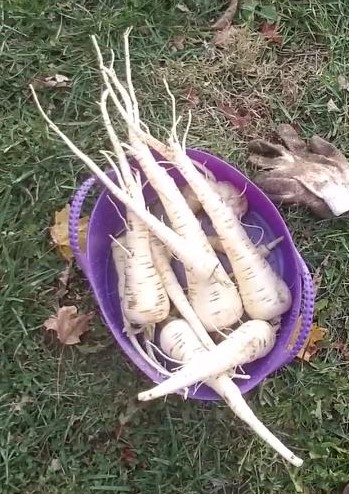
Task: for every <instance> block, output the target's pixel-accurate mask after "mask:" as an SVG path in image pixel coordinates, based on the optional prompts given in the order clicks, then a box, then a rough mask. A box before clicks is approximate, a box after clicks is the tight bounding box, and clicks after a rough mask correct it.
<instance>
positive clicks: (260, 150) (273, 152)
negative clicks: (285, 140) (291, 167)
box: [248, 139, 285, 158]
mask: <svg viewBox="0 0 349 494" xmlns="http://www.w3.org/2000/svg"><path fill="white" fill-rule="evenodd" d="M248 150H249V151H250V152H251V153H255V154H260V155H262V156H268V157H269V158H278V157H279V156H282V155H283V154H284V152H285V150H284V148H283V146H280V145H279V144H272V143H270V142H268V141H265V140H264V139H254V140H253V141H251V142H249V143H248Z"/></svg>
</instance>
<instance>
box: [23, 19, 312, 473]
mask: <svg viewBox="0 0 349 494" xmlns="http://www.w3.org/2000/svg"><path fill="white" fill-rule="evenodd" d="M129 34H130V29H129V30H127V31H126V33H125V35H124V43H125V60H126V86H124V85H123V84H122V83H121V82H120V80H119V78H118V76H117V74H116V72H115V69H114V66H113V62H114V55H113V56H112V60H111V63H110V64H109V65H106V64H105V63H104V60H103V56H102V53H101V50H100V48H99V46H98V43H97V40H96V38H95V37H94V36H92V42H93V45H94V47H95V50H96V53H97V59H98V63H99V69H100V72H101V76H102V80H103V86H104V87H103V91H102V96H101V100H100V104H99V107H100V110H101V115H102V120H103V124H104V127H105V129H106V132H107V135H108V137H109V140H110V143H111V149H112V150H111V151H105V150H100V153H101V154H102V155H103V156H104V158H105V163H106V165H107V166H108V167H111V168H112V170H113V171H114V173H115V177H116V180H115V181H114V180H112V179H111V178H110V176H109V175H108V174H107V173H106V172H105V171H103V169H101V167H100V166H98V165H97V164H96V162H95V161H93V160H92V159H91V158H90V157H89V156H88V155H87V154H85V153H84V152H83V151H82V150H81V149H79V148H78V147H77V146H76V145H75V144H74V143H73V142H72V141H71V140H70V138H69V137H68V136H67V135H65V134H64V133H63V132H62V131H61V130H60V129H59V127H58V126H57V125H56V124H55V123H54V122H53V121H52V120H51V119H50V117H49V116H48V115H47V114H46V113H45V111H44V110H43V108H42V107H41V105H40V103H39V101H38V98H37V95H36V93H35V90H34V88H33V86H30V89H31V92H32V95H33V98H34V101H35V103H36V105H37V107H38V109H39V112H40V114H41V115H42V117H43V118H44V120H45V121H46V123H47V124H48V126H49V128H50V129H51V130H52V131H53V132H54V133H55V134H56V135H57V136H59V137H60V138H61V139H62V140H63V141H64V142H65V144H66V145H67V146H68V148H69V149H70V150H71V151H72V152H73V153H74V154H75V155H76V156H77V157H78V158H79V160H81V161H82V162H83V163H84V164H85V165H86V167H87V168H88V169H89V170H90V172H92V173H93V174H94V175H95V176H96V177H97V178H98V180H99V181H100V182H101V183H102V184H103V185H104V186H105V187H106V189H107V190H108V191H109V193H110V195H111V196H112V198H114V199H115V200H117V201H119V202H120V203H122V204H123V205H124V206H125V215H124V216H125V217H124V218H123V217H122V220H123V222H124V224H125V230H124V231H123V232H121V233H120V232H119V233H120V235H119V236H117V238H113V240H112V242H111V249H112V255H113V261H114V265H115V268H116V272H117V284H118V296H119V303H120V308H121V312H122V316H123V319H124V331H125V332H126V334H127V336H128V337H129V338H130V341H131V343H132V345H133V347H134V349H135V351H136V352H138V353H139V354H140V355H141V357H142V358H143V360H144V361H146V362H147V364H149V365H150V366H151V367H152V369H154V370H156V371H157V373H158V375H159V374H160V375H162V377H163V378H164V380H163V381H162V382H160V384H158V385H156V386H154V387H153V388H152V389H150V390H147V391H144V392H141V393H139V394H138V398H139V400H141V401H149V400H153V399H156V398H160V397H163V396H166V395H169V394H173V393H182V392H183V390H184V391H188V389H190V387H191V386H194V385H200V384H202V383H204V384H206V385H207V386H208V387H209V388H211V389H212V390H214V391H215V392H216V393H217V394H218V395H219V396H220V397H221V398H222V399H224V401H225V402H226V403H227V405H228V406H229V408H230V409H231V410H232V411H233V412H234V413H235V414H236V415H237V416H238V417H239V418H240V419H241V420H243V421H244V422H245V423H246V424H248V425H249V427H250V428H251V429H252V430H253V431H254V432H255V433H256V434H258V435H259V437H261V438H262V439H263V440H264V441H265V442H266V443H267V444H269V446H271V447H272V448H273V449H274V450H275V451H277V452H278V453H279V454H280V455H281V456H282V457H283V458H285V459H286V460H287V461H289V462H290V463H291V464H293V465H296V466H301V465H302V463H303V461H302V460H301V459H300V458H297V457H296V456H295V455H294V454H293V453H292V452H291V451H290V450H289V449H288V448H286V447H285V446H284V445H283V444H282V443H281V441H280V440H279V439H277V438H276V437H275V436H274V435H273V434H272V433H271V432H270V431H269V430H268V429H267V428H266V427H265V426H264V425H263V424H262V423H261V422H260V421H259V419H258V418H257V417H256V416H255V414H254V413H253V412H252V410H251V409H250V408H249V407H248V405H247V404H246V402H245V400H244V398H243V397H242V395H241V392H240V391H239V388H238V387H237V385H236V384H235V383H234V382H233V379H235V378H249V376H246V375H244V374H240V372H242V373H244V372H245V371H244V369H243V366H244V365H246V364H249V363H251V362H254V361H256V360H260V359H263V358H264V357H266V356H267V355H268V354H269V353H270V352H272V351H273V349H274V347H275V342H276V338H277V332H278V330H279V327H280V324H282V317H283V315H284V314H285V313H286V312H287V311H288V310H289V309H290V308H291V305H292V299H291V291H290V288H289V287H288V286H287V284H286V283H285V281H284V280H283V279H282V277H281V276H280V275H279V274H278V273H276V272H275V271H274V269H272V267H271V265H270V264H269V262H268V260H267V257H268V256H269V254H270V252H271V250H272V249H274V248H275V247H276V246H277V245H278V244H279V242H280V241H281V240H282V238H277V239H275V240H273V241H271V242H269V243H267V244H259V242H258V244H259V245H255V244H254V243H253V242H252V241H251V239H250V238H249V236H248V233H247V231H246V230H245V227H247V226H255V227H256V228H258V229H259V230H262V233H263V234H264V231H263V229H262V228H261V227H260V226H258V225H244V224H243V223H242V218H243V217H244V215H245V214H246V213H247V211H248V209H249V208H250V206H252V207H253V205H250V204H248V202H247V198H246V195H245V190H239V189H237V188H236V186H235V185H234V184H231V183H230V182H222V181H218V180H217V178H216V177H215V174H213V173H212V172H211V171H208V170H207V169H206V167H205V166H204V165H203V164H201V163H197V162H195V161H193V160H191V159H190V158H189V156H188V155H187V153H186V146H185V143H186V138H187V134H188V132H189V126H190V119H191V115H190V114H189V121H188V126H187V129H186V132H185V134H184V136H183V139H182V142H180V141H179V137H178V135H177V123H178V121H179V119H177V117H176V102H175V99H174V96H173V95H172V93H171V92H170V89H169V87H168V85H167V83H166V81H164V83H165V88H166V90H167V92H168V94H169V96H170V98H171V101H172V129H171V132H170V135H169V138H168V141H167V142H166V143H165V144H164V143H162V142H161V141H159V140H158V139H156V138H154V137H153V136H152V135H151V133H150V132H149V130H148V129H147V127H146V126H145V125H144V123H143V122H142V121H141V118H140V111H139V107H138V102H137V98H136V94H135V90H134V87H133V83H132V77H131V64H130V54H129ZM110 106H111V107H112V110H113V111H115V110H116V114H117V116H121V120H122V122H123V123H124V124H125V127H126V129H125V130H126V133H127V136H128V142H127V143H126V142H120V140H119V138H118V136H117V133H116V131H115V127H114V123H113V118H112V117H111V116H112V115H113V114H112V113H111V111H110V109H109V107H110ZM114 118H115V117H114ZM144 129H146V130H144ZM125 149H126V150H127V151H128V153H129V154H130V155H131V156H132V158H133V160H135V161H136V163H137V166H136V170H135V168H134V167H133V168H132V167H131V166H130V163H129V161H128V157H127V155H126V151H125ZM153 150H154V151H156V152H158V153H159V154H160V155H161V156H162V158H163V160H166V161H165V162H164V161H163V160H162V161H157V160H156V159H155V157H154V156H155V154H154V153H153ZM168 165H169V166H171V167H174V168H175V169H176V174H177V176H180V177H181V179H184V183H186V185H185V186H183V187H182V188H181V187H180V186H179V185H178V183H180V182H179V181H178V183H177V179H176V180H175V179H173V178H172V176H171V174H170V173H169V167H168ZM141 173H142V175H141ZM143 175H144V180H143ZM141 176H142V180H141ZM144 182H145V183H147V184H150V186H151V187H152V189H153V190H154V192H155V194H156V198H155V199H154V200H155V203H153V205H149V203H148V201H146V199H145V196H144V191H143V188H144V185H145V183H144ZM182 183H183V182H182ZM118 207H119V206H118V205H116V209H118ZM201 213H203V214H204V215H206V216H205V218H204V220H208V221H210V227H211V228H212V229H213V230H214V232H215V233H216V235H215V236H210V235H208V234H207V233H206V230H205V229H204V227H203V226H202V219H200V214H201ZM224 256H225V257H224ZM172 258H175V259H176V260H177V261H178V262H179V263H180V264H181V268H182V269H183V271H184V275H185V279H186V283H183V284H181V283H180V281H179V278H180V276H179V274H178V272H177V271H176V268H175V266H174V264H175V263H173V262H172V261H173V259H172ZM223 258H224V259H225V260H226V261H227V264H230V267H231V269H230V267H229V266H228V267H227V266H225V264H224V262H222V261H221V259H223ZM230 271H232V273H231V272H230ZM115 303H118V301H115ZM174 313H175V316H173V314H174ZM173 317H175V319H173ZM243 321H245V322H243ZM234 328H236V329H234ZM156 331H160V335H159V340H160V348H157V349H156V351H153V347H154V346H155V344H154V343H153V341H152V340H155V341H157V338H156V337H154V334H155V332H156ZM140 333H142V335H143V340H141V339H139V338H140ZM217 336H218V338H223V339H222V340H221V341H220V342H219V343H217V344H216V343H215V341H217V342H218V339H217ZM159 354H160V355H161V356H162V358H163V359H164V361H166V360H167V362H172V364H173V363H177V364H179V365H180V368H178V369H175V370H172V371H170V370H168V369H167V368H166V366H167V363H161V362H160V360H159V361H158V358H157V356H158V355H159ZM238 372H239V373H238ZM154 380H155V378H154Z"/></svg>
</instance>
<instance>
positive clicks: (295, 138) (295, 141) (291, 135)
mask: <svg viewBox="0 0 349 494" xmlns="http://www.w3.org/2000/svg"><path fill="white" fill-rule="evenodd" d="M276 132H277V134H278V136H279V137H280V138H281V140H282V141H283V142H284V144H285V146H286V147H287V149H288V150H289V151H305V150H306V147H307V146H306V143H305V142H304V141H303V139H301V138H300V137H299V135H298V134H297V132H296V131H295V129H294V128H293V127H292V125H289V124H281V125H279V127H278V128H277V130H276Z"/></svg>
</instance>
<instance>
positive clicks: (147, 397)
mask: <svg viewBox="0 0 349 494" xmlns="http://www.w3.org/2000/svg"><path fill="white" fill-rule="evenodd" d="M153 398H154V397H153V395H152V393H149V391H144V392H143V393H138V401H150V400H152V399H153Z"/></svg>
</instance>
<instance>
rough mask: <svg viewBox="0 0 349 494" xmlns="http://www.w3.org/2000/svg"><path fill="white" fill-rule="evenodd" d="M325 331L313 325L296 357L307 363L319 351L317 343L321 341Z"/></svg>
mask: <svg viewBox="0 0 349 494" xmlns="http://www.w3.org/2000/svg"><path fill="white" fill-rule="evenodd" d="M326 333H327V330H326V329H325V328H321V327H320V326H317V325H316V324H313V325H312V327H311V330H310V333H309V336H308V338H307V340H306V341H305V343H304V345H303V348H302V349H301V350H300V351H299V353H298V355H297V357H298V358H299V359H301V360H304V361H305V362H309V360H310V359H311V357H313V356H314V355H315V354H316V353H317V352H318V350H319V343H320V342H321V341H323V339H324V338H325V335H326Z"/></svg>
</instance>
